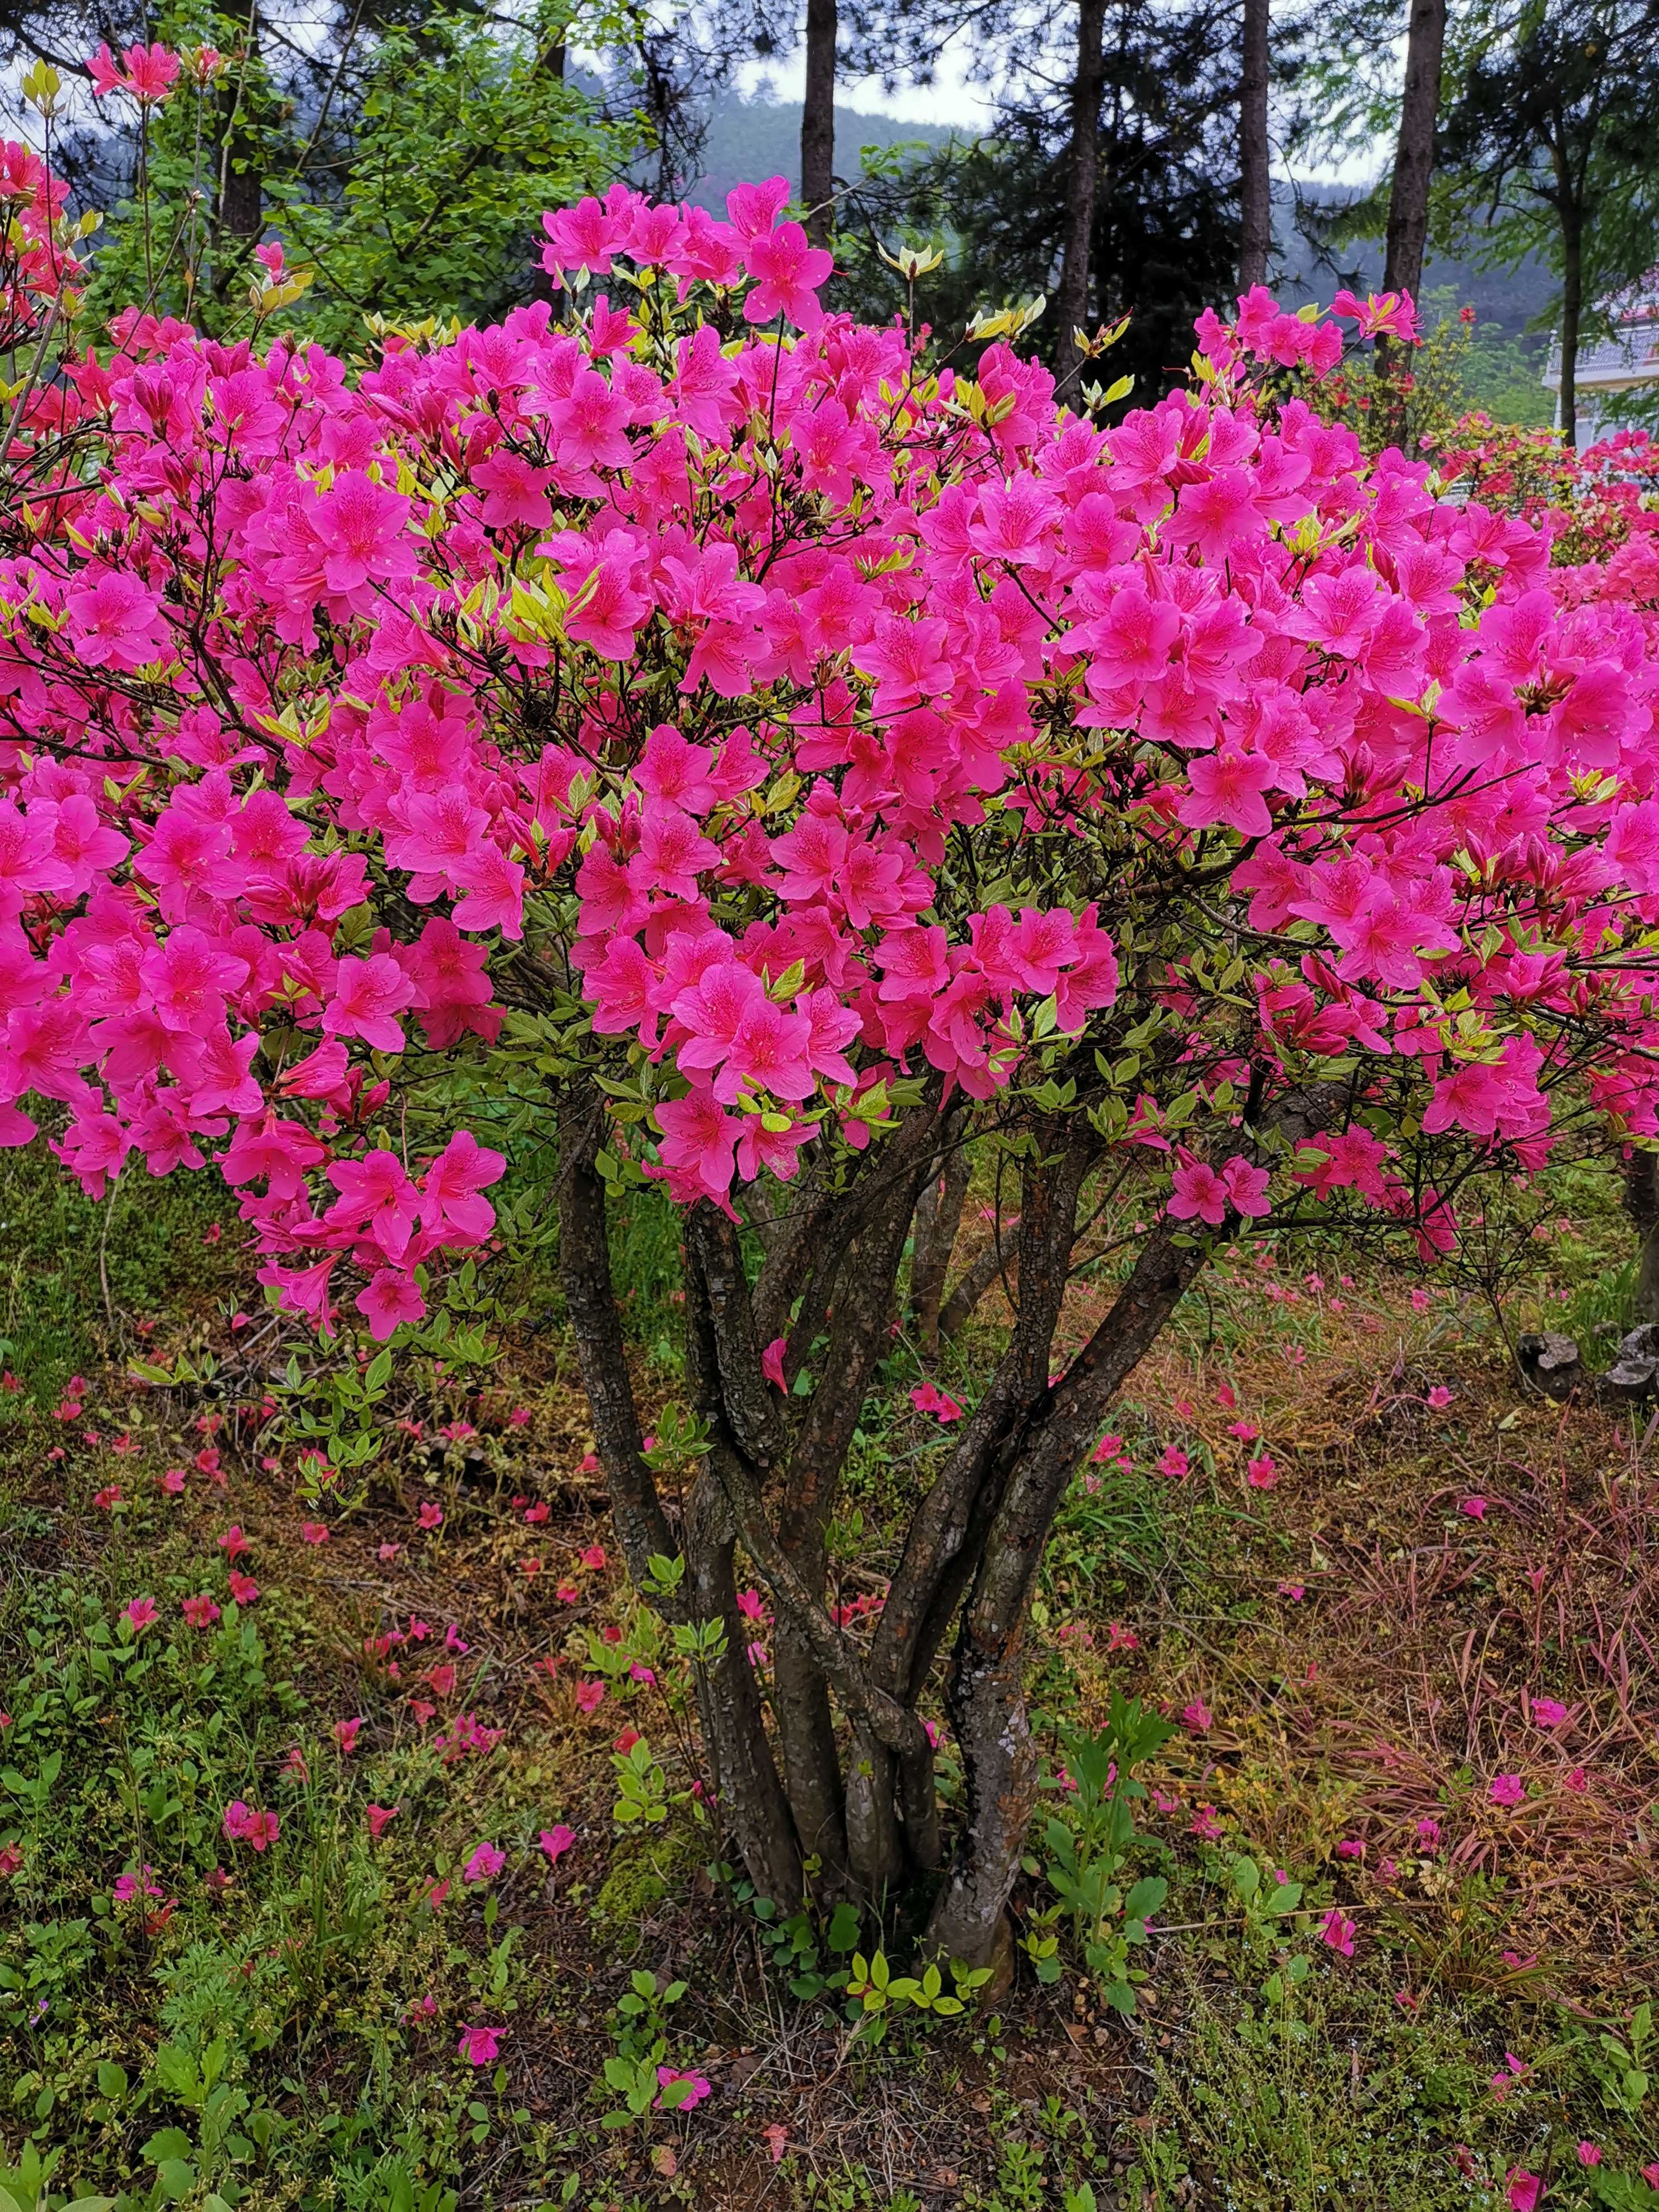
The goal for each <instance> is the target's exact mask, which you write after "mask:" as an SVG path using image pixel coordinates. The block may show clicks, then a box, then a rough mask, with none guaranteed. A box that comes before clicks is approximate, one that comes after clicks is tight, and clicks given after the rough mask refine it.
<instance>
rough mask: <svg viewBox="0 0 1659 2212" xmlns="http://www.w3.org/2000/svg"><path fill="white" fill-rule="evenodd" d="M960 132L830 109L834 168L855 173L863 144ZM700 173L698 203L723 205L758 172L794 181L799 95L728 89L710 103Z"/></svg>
mask: <svg viewBox="0 0 1659 2212" xmlns="http://www.w3.org/2000/svg"><path fill="white" fill-rule="evenodd" d="M962 135H963V134H962V133H960V132H956V131H948V130H945V129H943V128H941V127H940V125H938V124H929V123H900V122H897V121H896V120H895V118H893V117H892V116H890V115H866V114H864V113H862V112H860V110H858V109H857V108H853V107H846V106H839V105H838V106H837V107H836V175H837V176H840V177H855V176H857V174H858V173H859V149H860V147H863V146H902V145H922V146H930V147H931V146H943V145H945V144H946V143H948V142H949V141H950V140H951V138H952V137H960V136H962ZM704 161H705V163H706V169H705V173H704V174H703V176H702V179H700V180H699V182H698V183H697V185H696V187H695V189H694V190H693V191H692V193H691V197H692V198H693V199H694V200H696V201H697V202H699V203H700V204H702V206H704V207H708V208H723V207H724V205H725V201H726V194H727V192H729V191H731V189H732V185H737V184H743V183H745V182H747V181H749V180H750V179H757V178H762V177H778V176H783V177H787V178H788V179H789V181H790V183H791V184H792V185H794V186H795V187H796V188H797V189H799V184H800V103H799V100H742V99H739V98H738V96H737V95H736V94H728V95H727V96H726V97H725V98H724V99H722V100H718V101H717V102H716V103H715V106H714V113H713V115H712V116H711V117H710V118H709V124H708V143H707V146H706V149H705V151H704Z"/></svg>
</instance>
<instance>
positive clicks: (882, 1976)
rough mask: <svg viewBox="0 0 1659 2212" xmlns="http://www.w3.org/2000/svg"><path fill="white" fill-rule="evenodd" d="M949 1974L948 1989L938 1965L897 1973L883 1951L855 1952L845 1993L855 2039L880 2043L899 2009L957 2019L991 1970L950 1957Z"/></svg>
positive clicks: (987, 1978)
mask: <svg viewBox="0 0 1659 2212" xmlns="http://www.w3.org/2000/svg"><path fill="white" fill-rule="evenodd" d="M950 1975H951V1987H950V1988H949V1989H948V1990H947V1989H946V1988H945V1977H944V1975H943V1974H941V1973H940V1972H939V1968H938V1966H925V1967H924V1968H923V1969H922V1971H921V1973H920V1974H895V1973H894V1972H893V1971H892V1968H891V1967H890V1966H889V1965H888V1963H887V1954H886V1953H885V1952H884V1951H882V1950H880V1949H877V1950H875V1951H872V1953H871V1954H870V1955H869V1957H868V1958H866V1956H865V1954H863V1952H862V1951H854V1954H853V1966H852V1971H851V1972H850V1973H849V1974H848V1978H847V1991H846V1994H847V2016H848V2019H849V2020H850V2021H854V2023H855V2025H856V2027H857V2030H858V2035H857V2039H858V2040H859V2041H860V2042H863V2043H880V2042H881V2041H882V2040H883V2039H884V2037H885V2035H886V2033H887V2029H888V2026H889V2023H890V2021H891V2020H892V2019H893V2017H894V2016H895V2015H896V2014H898V2013H900V2012H907V2013H908V2012H916V2013H931V2014H932V2015H933V2017H934V2018H935V2019H937V2020H951V2019H955V2018H957V2016H959V2015H961V2014H963V2013H964V2012H966V2011H967V2009H968V2007H969V2002H970V2001H971V1999H972V1997H973V1995H974V1992H975V1990H980V1989H982V1988H983V1987H984V1986H985V1984H986V1983H987V1982H988V1981H989V1980H990V1978H991V1969H990V1968H989V1967H988V1966H963V1965H962V1964H961V1963H960V1962H959V1961H958V1960H955V1959H952V1960H951V1961H950Z"/></svg>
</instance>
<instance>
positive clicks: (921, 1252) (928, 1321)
mask: <svg viewBox="0 0 1659 2212" xmlns="http://www.w3.org/2000/svg"><path fill="white" fill-rule="evenodd" d="M959 1131H960V1124H959V1122H958V1124H957V1138H956V1139H955V1140H954V1141H949V1142H947V1145H946V1149H945V1158H944V1161H943V1163H942V1164H941V1167H940V1171H939V1175H938V1176H937V1177H930V1178H929V1180H928V1183H927V1188H926V1189H925V1190H924V1191H923V1192H922V1194H921V1198H920V1200H918V1201H917V1205H916V1231H915V1247H914V1250H913V1254H912V1257H911V1261H910V1305H911V1310H912V1312H913V1314H914V1316H915V1328H916V1340H917V1343H918V1345H919V1346H920V1348H921V1356H922V1358H924V1359H926V1360H933V1359H936V1358H938V1356H939V1315H940V1310H941V1308H942V1307H943V1305H944V1303H945V1276H946V1274H947V1273H948V1272H949V1270H950V1266H951V1253H952V1252H954V1251H955V1249H956V1248H957V1230H958V1229H959V1228H960V1227H961V1225H962V1208H963V1200H965V1199H966V1198H967V1195H968V1176H969V1158H968V1151H967V1147H966V1146H965V1145H963V1143H962V1142H961V1141H960V1136H959ZM948 1134H949V1133H947V1135H948Z"/></svg>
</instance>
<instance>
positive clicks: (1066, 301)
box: [1057, 0, 1106, 392]
mask: <svg viewBox="0 0 1659 2212" xmlns="http://www.w3.org/2000/svg"><path fill="white" fill-rule="evenodd" d="M1105 26H1106V0H1079V6H1078V13H1077V72H1076V74H1075V76H1073V79H1072V138H1071V146H1070V149H1069V151H1068V152H1067V154H1066V240H1065V248H1064V255H1063V258H1062V260H1061V263H1060V298H1059V301H1058V302H1057V306H1058V311H1059V318H1060V335H1059V340H1058V343H1059V346H1060V362H1061V368H1060V380H1059V388H1060V390H1061V391H1062V392H1063V391H1064V390H1065V389H1066V386H1067V385H1069V384H1070V383H1071V381H1072V380H1073V378H1074V377H1075V376H1076V375H1077V374H1078V372H1079V368H1080V366H1081V356H1079V353H1078V351H1077V349H1076V347H1075V345H1074V344H1073V339H1072V333H1073V331H1074V330H1085V329H1086V328H1087V327H1088V322H1089V276H1090V257H1091V252H1092V249H1093V240H1094V227H1095V187H1096V184H1097V180H1098V175H1099V169H1100V95H1101V87H1102V83H1103V76H1104V66H1105V65H1104V60H1103V51H1102V41H1103V37H1104V33H1105Z"/></svg>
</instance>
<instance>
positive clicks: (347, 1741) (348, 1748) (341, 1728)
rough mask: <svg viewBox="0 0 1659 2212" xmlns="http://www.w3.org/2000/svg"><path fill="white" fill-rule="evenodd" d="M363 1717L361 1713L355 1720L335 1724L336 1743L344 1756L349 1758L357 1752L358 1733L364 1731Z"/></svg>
mask: <svg viewBox="0 0 1659 2212" xmlns="http://www.w3.org/2000/svg"><path fill="white" fill-rule="evenodd" d="M362 1724H363V1723H362V1714H361V1713H360V1714H358V1715H357V1716H356V1718H355V1719H352V1720H349V1721H336V1722H335V1723H334V1741H335V1742H336V1743H337V1745H338V1746H339V1747H340V1751H341V1753H342V1754H343V1755H344V1756H346V1757H349V1755H350V1754H351V1753H353V1752H354V1751H356V1748H357V1735H358V1731H359V1730H360V1729H362Z"/></svg>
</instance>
